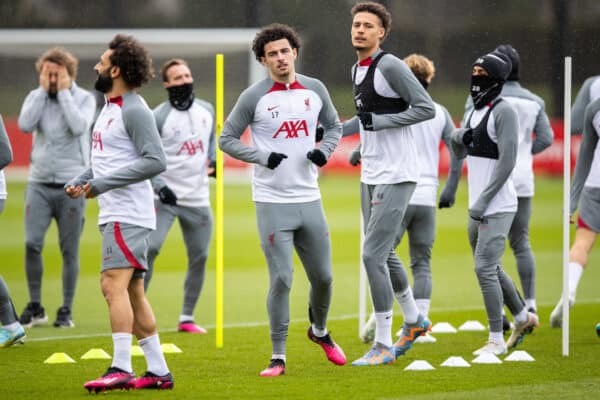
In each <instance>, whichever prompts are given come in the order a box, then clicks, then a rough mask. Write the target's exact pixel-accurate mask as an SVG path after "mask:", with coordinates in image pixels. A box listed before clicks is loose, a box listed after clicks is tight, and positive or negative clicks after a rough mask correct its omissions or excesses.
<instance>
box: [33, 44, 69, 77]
mask: <svg viewBox="0 0 600 400" xmlns="http://www.w3.org/2000/svg"><path fill="white" fill-rule="evenodd" d="M46 61H49V62H52V63H55V64H58V65H60V66H63V67H65V68H66V69H67V73H68V74H69V76H70V77H71V79H75V78H76V77H77V67H78V66H79V60H78V59H77V58H75V56H74V55H73V54H71V53H70V52H68V51H67V50H65V49H64V48H62V47H53V48H51V49H50V50H47V51H46V52H45V53H44V54H42V55H41V56H40V58H38V59H37V61H36V62H35V69H36V70H37V72H38V73H41V72H42V68H43V66H44V63H45V62H46Z"/></svg>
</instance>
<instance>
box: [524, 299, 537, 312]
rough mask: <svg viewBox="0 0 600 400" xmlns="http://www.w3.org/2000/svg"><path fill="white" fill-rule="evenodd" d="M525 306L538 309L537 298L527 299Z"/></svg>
mask: <svg viewBox="0 0 600 400" xmlns="http://www.w3.org/2000/svg"><path fill="white" fill-rule="evenodd" d="M525 307H527V309H528V310H529V309H530V308H533V309H534V310H537V305H536V303H535V299H525Z"/></svg>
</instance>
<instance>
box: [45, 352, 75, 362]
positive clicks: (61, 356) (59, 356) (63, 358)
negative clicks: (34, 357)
mask: <svg viewBox="0 0 600 400" xmlns="http://www.w3.org/2000/svg"><path fill="white" fill-rule="evenodd" d="M74 362H75V360H73V359H72V358H71V357H69V355H68V354H67V353H54V354H52V355H51V356H50V357H48V358H46V361H44V364H66V363H74Z"/></svg>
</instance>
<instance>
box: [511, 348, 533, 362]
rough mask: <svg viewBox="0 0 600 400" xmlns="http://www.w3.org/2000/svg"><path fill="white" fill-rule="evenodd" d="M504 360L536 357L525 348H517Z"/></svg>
mask: <svg viewBox="0 0 600 400" xmlns="http://www.w3.org/2000/svg"><path fill="white" fill-rule="evenodd" d="M504 361H535V358H533V357H531V356H530V355H529V353H528V352H526V351H525V350H516V351H513V352H512V353H511V354H510V356H508V357H506V358H505V359H504Z"/></svg>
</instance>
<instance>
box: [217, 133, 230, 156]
mask: <svg viewBox="0 0 600 400" xmlns="http://www.w3.org/2000/svg"><path fill="white" fill-rule="evenodd" d="M228 145H229V140H228V138H227V137H226V136H223V135H221V136H220V137H219V149H221V151H223V152H225V153H227V149H228Z"/></svg>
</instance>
